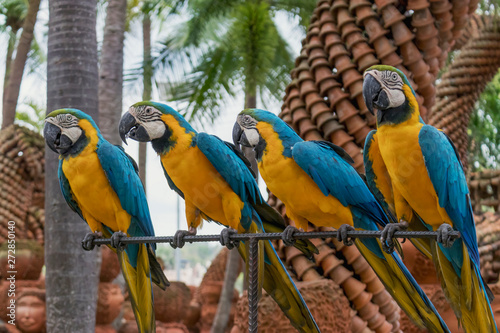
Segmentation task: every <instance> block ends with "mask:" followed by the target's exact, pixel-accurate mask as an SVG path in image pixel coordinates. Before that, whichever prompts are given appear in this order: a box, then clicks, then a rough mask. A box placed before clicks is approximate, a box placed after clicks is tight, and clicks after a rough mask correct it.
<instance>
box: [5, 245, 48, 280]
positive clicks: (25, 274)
mask: <svg viewBox="0 0 500 333" xmlns="http://www.w3.org/2000/svg"><path fill="white" fill-rule="evenodd" d="M8 250H9V249H8V243H7V242H5V243H4V244H2V246H1V247H0V276H8V273H7V272H9V271H16V280H37V279H38V278H39V277H40V273H41V271H42V267H43V264H44V256H43V252H44V251H43V247H42V246H41V245H40V244H39V243H38V242H37V241H36V240H30V239H16V247H15V254H13V253H12V252H9V251H8ZM9 255H14V257H15V263H14V264H12V261H9ZM11 264H12V265H13V267H11V266H10V265H11Z"/></svg>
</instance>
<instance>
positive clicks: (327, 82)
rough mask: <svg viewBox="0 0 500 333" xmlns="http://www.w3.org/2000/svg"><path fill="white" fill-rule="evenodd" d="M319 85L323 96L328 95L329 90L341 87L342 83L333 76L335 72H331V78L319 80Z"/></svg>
mask: <svg viewBox="0 0 500 333" xmlns="http://www.w3.org/2000/svg"><path fill="white" fill-rule="evenodd" d="M316 82H317V85H318V89H319V94H320V95H321V96H327V95H328V93H327V92H328V90H330V89H333V88H335V87H340V83H339V82H338V81H337V80H335V79H334V78H333V74H331V76H330V78H325V79H324V80H317V81H316Z"/></svg>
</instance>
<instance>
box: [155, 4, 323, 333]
mask: <svg viewBox="0 0 500 333" xmlns="http://www.w3.org/2000/svg"><path fill="white" fill-rule="evenodd" d="M187 3H188V5H187V6H188V11H189V13H190V15H191V17H190V19H189V21H188V22H187V27H186V31H185V34H184V35H180V36H178V37H177V38H178V40H181V41H184V43H183V47H184V48H185V49H188V50H189V49H195V50H193V51H192V54H194V55H195V56H194V57H193V63H194V66H193V67H192V68H190V70H189V72H188V74H187V76H186V79H185V80H184V81H182V82H178V83H173V84H171V83H170V82H168V83H167V84H165V88H167V89H166V90H167V93H168V94H171V96H172V100H175V101H178V102H184V103H185V104H186V105H187V107H186V108H185V113H186V114H187V115H188V117H190V118H191V119H192V120H195V121H199V122H201V121H206V120H208V121H214V120H215V119H216V118H217V117H218V116H219V114H220V111H221V109H222V106H223V105H225V104H226V102H227V98H234V97H236V96H237V95H238V94H239V93H241V92H243V93H244V96H245V102H244V106H243V107H244V108H254V107H256V106H257V99H259V100H260V101H261V102H262V103H263V104H264V106H266V105H267V104H268V102H269V100H280V99H281V98H282V94H283V92H284V90H285V87H286V85H287V84H288V82H289V80H290V75H289V73H290V70H291V69H292V68H293V59H294V55H293V54H292V51H291V48H290V47H289V45H288V43H287V41H286V40H285V39H284V38H283V37H282V36H281V34H280V33H279V31H278V26H277V23H276V22H275V21H274V20H273V17H275V15H276V14H277V13H278V12H282V13H286V14H288V15H289V16H292V17H295V18H298V20H299V22H300V24H301V25H302V27H303V28H304V31H305V26H306V25H307V24H308V22H309V20H308V18H309V16H310V15H311V14H312V12H313V10H314V7H315V1H308V0H295V1H287V0H283V1H279V0H278V1H272V0H269V1H266V0H247V1H245V0H210V1H206V0H204V1H202V0H193V1H188V2H187ZM181 32H183V31H181ZM165 44H166V45H167V46H168V47H167V48H166V50H165V51H163V52H162V53H161V54H162V55H166V56H165V58H164V59H159V61H162V62H160V64H166V63H167V61H166V60H168V61H171V58H172V53H174V54H175V52H173V51H174V50H172V44H173V43H172V40H169V41H167V42H166V43H165ZM181 49H182V48H181ZM169 65H170V64H169ZM244 153H245V156H247V157H250V158H249V160H250V161H252V169H253V170H254V171H255V174H257V172H258V169H257V163H256V161H255V158H254V157H253V156H254V154H253V151H252V150H247V151H245V150H244ZM238 257H239V256H238V253H237V251H235V250H233V251H230V252H229V256H228V265H227V267H226V274H225V279H224V280H225V281H224V288H223V291H222V294H221V298H220V301H219V306H218V309H217V314H216V317H215V320H214V323H213V325H212V332H218V331H222V330H224V328H225V327H226V326H227V321H228V319H229V316H228V315H225V314H226V313H228V312H229V311H228V309H229V308H230V304H231V297H232V290H233V289H234V283H235V281H236V278H237V275H238V274H237V270H238V265H237V264H235V262H238V261H239V260H240V259H238Z"/></svg>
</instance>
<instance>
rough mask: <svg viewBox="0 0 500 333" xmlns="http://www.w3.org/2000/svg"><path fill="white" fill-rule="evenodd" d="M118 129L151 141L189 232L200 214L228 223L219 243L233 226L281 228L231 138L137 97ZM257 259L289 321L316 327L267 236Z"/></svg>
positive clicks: (243, 249) (305, 245)
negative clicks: (178, 198) (182, 202)
mask: <svg viewBox="0 0 500 333" xmlns="http://www.w3.org/2000/svg"><path fill="white" fill-rule="evenodd" d="M119 131H120V135H121V137H122V140H123V141H124V142H126V138H127V137H129V138H132V139H134V140H137V141H141V142H147V141H151V143H152V145H153V149H154V150H155V151H156V152H157V153H158V155H159V156H160V160H161V165H162V167H163V171H164V174H165V177H166V178H167V182H168V184H169V186H170V188H171V189H173V190H174V191H176V192H177V193H178V194H179V195H180V196H181V197H183V198H184V200H185V203H186V220H187V224H188V227H189V233H191V234H194V233H195V232H196V228H198V227H199V226H201V224H202V220H203V219H205V220H208V221H215V222H218V223H220V224H222V225H224V226H226V227H230V228H231V229H224V230H223V232H222V234H221V242H222V243H223V244H226V245H230V244H229V243H228V241H229V237H228V235H229V234H230V233H231V232H234V230H236V231H237V232H238V233H261V232H264V231H267V232H280V231H282V230H283V229H284V228H285V223H284V221H283V218H282V217H281V215H280V214H279V213H278V212H277V211H275V210H274V209H273V208H271V207H270V206H269V205H268V204H267V203H266V202H265V201H264V199H263V198H262V195H261V193H260V191H259V188H258V185H257V183H256V181H255V180H254V177H253V175H252V173H251V171H250V168H249V162H248V161H247V160H246V159H245V158H244V156H243V155H241V154H240V153H239V152H238V151H236V150H235V149H234V146H233V145H232V144H231V143H228V142H224V141H222V140H221V139H219V138H218V137H216V136H213V135H209V134H207V133H198V132H196V131H195V130H194V129H193V128H192V127H191V125H190V124H189V123H188V122H187V121H186V120H185V119H184V118H183V117H182V116H181V115H180V114H179V113H178V112H177V111H175V110H174V109H172V108H171V107H169V106H167V105H165V104H161V103H155V102H148V101H145V102H139V103H137V104H135V105H133V106H132V107H130V109H129V111H128V112H127V113H125V114H124V115H123V117H122V119H121V121H120V125H119ZM185 234H186V232H185V231H182V230H181V231H179V232H177V233H176V235H175V236H174V242H173V246H174V247H175V246H182V245H183V239H182V237H183V236H184V235H185ZM231 246H233V245H231ZM297 247H298V248H299V249H301V250H302V251H303V252H304V253H306V255H308V256H312V254H313V253H315V252H317V249H316V248H315V247H314V245H313V244H312V243H311V242H309V241H300V242H299V243H298V244H297ZM238 251H239V252H240V254H241V256H242V257H243V259H244V260H245V261H246V262H247V265H248V260H246V259H247V258H248V253H247V251H248V246H247V245H246V244H244V243H242V244H240V245H239V246H238ZM258 263H259V277H258V281H259V282H258V283H259V287H261V286H263V287H264V289H265V290H266V291H267V292H268V293H269V294H270V295H271V296H272V297H273V298H274V300H275V301H276V302H277V303H278V305H279V306H280V307H281V309H282V310H283V312H284V313H285V315H286V316H287V317H288V318H289V319H290V322H291V323H292V325H293V326H294V327H295V328H297V329H298V330H299V331H300V332H319V329H318V327H317V325H316V322H315V321H314V319H313V317H312V316H311V313H310V312H309V309H308V308H307V305H306V303H305V302H304V300H303V299H302V296H301V295H300V293H299V291H298V290H297V288H296V286H295V284H294V283H293V281H292V279H291V278H290V276H289V275H288V273H287V271H286V269H285V267H284V266H283V264H282V262H281V260H280V259H279V257H278V256H277V254H276V251H275V250H274V247H273V246H272V244H271V242H270V241H260V242H259V261H258ZM259 290H261V288H259Z"/></svg>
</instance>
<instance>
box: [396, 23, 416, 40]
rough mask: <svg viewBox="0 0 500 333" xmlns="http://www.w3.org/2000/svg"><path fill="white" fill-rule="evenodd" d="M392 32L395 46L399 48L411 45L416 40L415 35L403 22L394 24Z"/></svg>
mask: <svg viewBox="0 0 500 333" xmlns="http://www.w3.org/2000/svg"><path fill="white" fill-rule="evenodd" d="M391 31H392V36H393V38H394V44H395V45H397V46H402V45H403V44H406V43H409V42H410V41H412V40H413V38H415V35H413V33H412V32H411V31H410V29H408V27H407V26H406V25H405V24H404V23H402V22H396V23H394V24H393V25H392V26H391Z"/></svg>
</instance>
